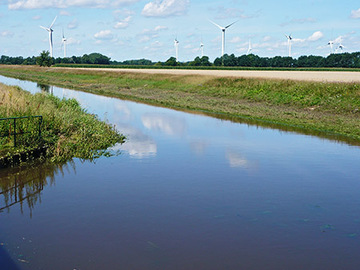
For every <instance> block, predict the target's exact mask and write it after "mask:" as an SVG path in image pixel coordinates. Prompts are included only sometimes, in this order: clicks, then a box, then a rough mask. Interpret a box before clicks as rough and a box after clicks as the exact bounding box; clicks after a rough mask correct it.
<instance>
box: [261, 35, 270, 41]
mask: <svg viewBox="0 0 360 270" xmlns="http://www.w3.org/2000/svg"><path fill="white" fill-rule="evenodd" d="M270 40H271V36H265V37H263V39H262V41H263V42H268V41H270Z"/></svg>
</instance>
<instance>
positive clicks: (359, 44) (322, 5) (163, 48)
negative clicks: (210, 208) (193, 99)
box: [0, 0, 360, 61]
mask: <svg viewBox="0 0 360 270" xmlns="http://www.w3.org/2000/svg"><path fill="white" fill-rule="evenodd" d="M55 16H58V17H57V20H56V22H55V24H54V26H53V29H54V33H53V40H54V57H62V56H63V51H62V46H61V38H62V31H64V33H65V37H66V38H67V56H72V55H76V56H81V55H83V54H89V53H92V52H99V53H102V54H104V55H107V56H109V57H111V59H113V60H118V61H123V60H128V59H140V58H146V59H150V60H153V61H165V60H167V59H168V58H169V57H171V56H175V47H174V39H175V38H177V39H178V40H179V61H189V60H193V59H194V58H195V57H196V56H200V54H201V51H200V44H201V42H203V44H204V54H205V55H207V56H209V57H210V59H211V60H214V59H215V58H216V57H219V56H220V55H221V31H220V29H218V28H217V27H216V26H215V25H213V24H212V23H211V22H210V21H209V20H212V21H214V22H216V23H217V24H219V25H222V26H226V25H229V24H231V23H233V22H234V21H237V20H238V21H237V22H236V23H235V24H234V25H232V26H231V27H230V28H228V29H227V31H226V49H225V52H226V53H228V54H231V53H234V54H235V55H236V56H238V55H242V54H245V53H246V52H247V50H248V44H249V40H251V44H252V52H253V53H254V54H257V55H259V56H268V57H272V56H276V55H280V56H287V55H288V43H287V39H286V37H285V34H287V35H288V34H291V35H292V37H293V40H292V56H293V57H299V56H301V55H311V54H312V55H322V56H326V55H328V54H329V52H330V46H328V45H327V44H328V42H329V41H330V40H332V41H334V46H333V50H334V51H336V50H337V51H340V50H339V49H338V46H339V45H340V44H342V45H343V46H344V49H343V51H345V52H355V51H360V2H359V1H358V0H356V1H355V0H343V1H333V0H327V1H325V0H302V1H289V0H287V1H284V0H273V1H265V0H252V1H250V0H228V1H227V0H225V1H220V0H210V1H203V0H114V1H110V0H38V1H36V0H8V1H6V0H0V55H9V56H24V57H27V56H33V55H35V56H37V55H39V54H40V52H41V51H43V50H49V41H48V33H47V32H46V31H45V30H44V29H41V28H40V27H39V26H40V25H42V26H45V27H48V26H49V25H50V24H51V22H52V21H53V19H54V18H55Z"/></svg>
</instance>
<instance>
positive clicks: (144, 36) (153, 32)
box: [138, 25, 168, 42]
mask: <svg viewBox="0 0 360 270" xmlns="http://www.w3.org/2000/svg"><path fill="white" fill-rule="evenodd" d="M167 29H168V28H167V27H166V26H161V25H159V26H156V27H155V28H154V29H144V30H143V31H142V33H141V34H140V35H138V36H139V37H140V39H139V41H140V42H148V41H150V40H152V39H155V38H158V37H159V32H160V31H164V30H167Z"/></svg>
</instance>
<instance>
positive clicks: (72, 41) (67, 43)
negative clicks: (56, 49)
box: [66, 38, 81, 45]
mask: <svg viewBox="0 0 360 270" xmlns="http://www.w3.org/2000/svg"><path fill="white" fill-rule="evenodd" d="M80 43H81V42H80V40H77V39H75V38H67V39H66V45H71V44H80Z"/></svg>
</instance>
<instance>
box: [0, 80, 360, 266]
mask: <svg viewBox="0 0 360 270" xmlns="http://www.w3.org/2000/svg"><path fill="white" fill-rule="evenodd" d="M23 87H24V88H25V89H29V90H31V87H34V86H28V85H25V86H23ZM35 89H36V87H34V90H35ZM49 91H51V89H49ZM52 91H53V93H54V94H56V95H59V96H66V97H73V98H76V99H77V100H79V101H80V102H81V104H83V106H85V107H86V108H87V109H88V111H89V112H91V113H96V114H98V115H99V117H100V118H102V119H106V120H107V121H109V122H110V123H112V124H115V125H116V127H117V128H118V129H119V130H120V131H121V132H123V133H124V134H125V135H126V136H127V137H128V140H127V142H126V143H124V144H123V145H117V146H115V147H114V149H120V150H121V153H122V154H121V155H119V156H116V157H111V158H100V159H98V160H97V161H96V162H95V163H90V162H81V161H80V160H77V159H75V160H74V162H73V163H72V164H71V166H69V165H64V166H65V167H64V168H67V169H61V170H59V169H56V170H55V169H54V171H53V172H54V173H53V174H54V175H53V179H54V182H53V184H52V185H45V186H43V189H42V191H41V192H40V194H41V200H38V202H37V204H36V205H35V206H34V207H33V208H31V214H32V215H31V218H30V215H29V213H30V210H26V209H25V210H24V213H23V214H22V213H21V211H20V210H19V207H20V206H19V205H14V206H12V207H11V208H10V211H4V212H1V213H0V242H1V243H3V244H4V245H3V247H5V249H6V250H7V251H8V253H9V254H10V255H11V257H12V258H13V259H14V261H15V262H16V263H18V264H19V265H20V266H21V267H22V268H23V269H341V268H342V269H357V267H358V265H359V264H360V258H359V257H358V254H359V252H360V244H359V237H360V183H359V175H360V166H359V164H360V149H359V147H356V146H350V145H346V144H342V143H336V142H332V141H328V140H325V139H320V138H317V137H312V136H305V135H301V134H296V133H288V132H282V131H278V130H272V129H268V128H261V127H257V126H248V125H245V124H239V123H232V122H230V121H225V120H218V119H214V118H210V117H206V116H201V115H193V114H189V113H183V112H178V111H173V110H168V109H164V108H156V107H151V106H147V105H143V104H138V103H133V102H128V101H122V100H118V99H112V98H106V97H99V96H94V95H90V94H86V93H81V92H76V91H71V90H64V89H59V88H57V87H53V89H52ZM39 168H40V167H36V168H34V169H31V168H29V169H28V170H29V172H28V174H31V171H32V170H34V171H36V170H37V169H39ZM48 177H49V176H47V177H45V179H49V178H48ZM0 202H1V200H0ZM27 211H28V212H29V213H28V212H27ZM20 255H21V256H20ZM23 261H26V262H23Z"/></svg>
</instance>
